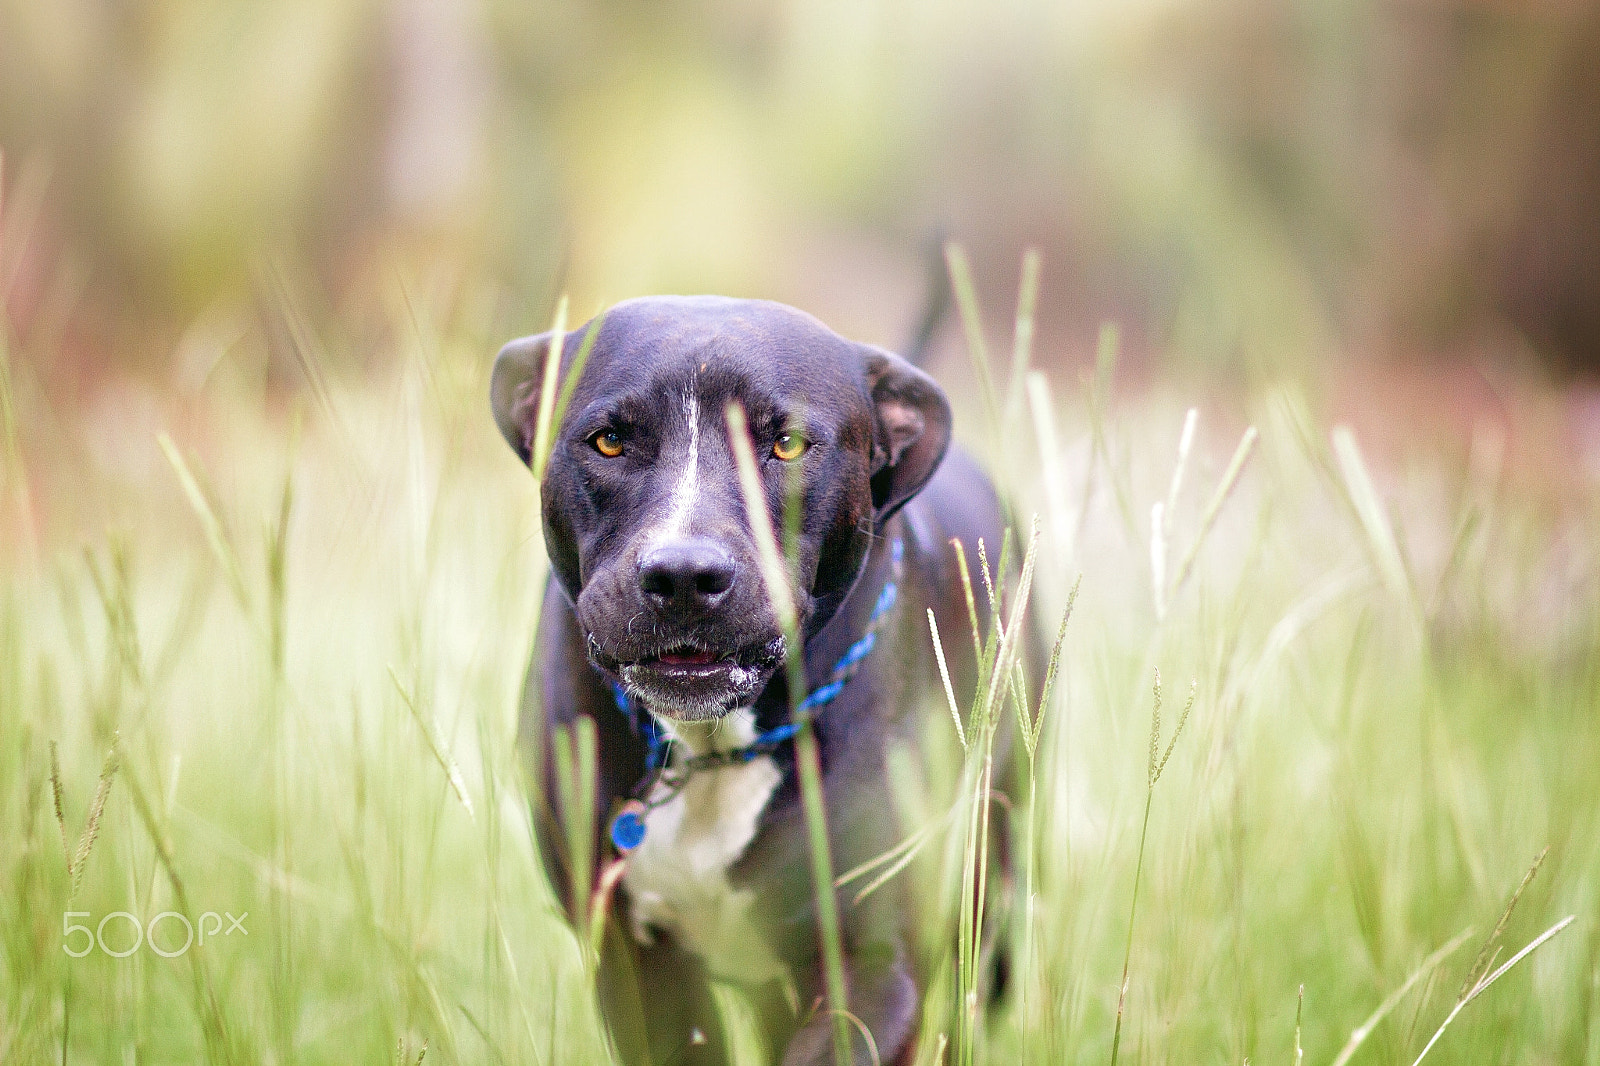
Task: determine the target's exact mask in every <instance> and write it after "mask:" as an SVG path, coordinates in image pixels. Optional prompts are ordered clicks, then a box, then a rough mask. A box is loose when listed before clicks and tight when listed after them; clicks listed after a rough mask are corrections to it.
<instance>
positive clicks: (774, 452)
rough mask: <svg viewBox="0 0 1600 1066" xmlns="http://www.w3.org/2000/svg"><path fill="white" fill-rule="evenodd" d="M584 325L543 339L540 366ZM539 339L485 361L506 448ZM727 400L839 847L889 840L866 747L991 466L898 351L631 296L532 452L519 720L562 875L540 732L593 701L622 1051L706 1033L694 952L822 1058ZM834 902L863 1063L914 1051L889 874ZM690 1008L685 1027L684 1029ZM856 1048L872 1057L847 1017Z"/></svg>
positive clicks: (514, 436)
mask: <svg viewBox="0 0 1600 1066" xmlns="http://www.w3.org/2000/svg"><path fill="white" fill-rule="evenodd" d="M581 336H582V333H581V331H580V332H579V333H575V334H572V335H571V336H570V337H569V338H568V339H567V343H566V344H565V345H564V348H563V361H564V362H565V363H566V364H567V365H565V366H563V367H562V368H561V371H562V375H563V378H562V380H564V378H565V374H566V371H567V369H568V367H570V365H571V362H572V359H573V356H574V352H575V349H577V348H578V346H579V345H578V341H579V338H580V337H581ZM549 340H550V338H549V335H548V334H545V335H541V336H537V337H528V338H524V339H522V340H518V341H513V342H512V343H510V344H508V345H506V347H505V348H504V349H503V350H502V351H501V353H500V356H499V359H498V360H497V361H496V363H495V368H494V376H493V385H492V400H493V406H494V414H495V419H496V421H497V422H498V423H499V426H500V429H501V432H502V433H504V434H505V437H506V439H507V440H508V441H509V442H510V443H511V446H512V447H513V448H514V449H516V451H517V453H518V454H519V455H520V456H521V457H522V458H523V460H524V461H525V462H526V461H528V459H529V456H530V451H531V447H532V439H533V435H534V432H535V424H536V421H537V417H538V409H539V400H540V396H539V392H540V385H541V382H542V380H543V375H544V362H545V355H546V352H547V350H548V345H549ZM732 402H737V403H738V404H740V405H741V406H742V407H743V409H744V410H745V412H747V415H748V422H749V433H750V437H751V439H752V442H753V445H754V449H755V455H756V458H757V464H758V467H759V473H760V477H761V479H762V481H763V485H764V488H765V493H766V506H767V508H768V510H769V512H770V514H771V516H772V520H773V524H774V526H775V527H776V528H777V529H779V530H782V529H783V517H782V516H783V511H784V501H785V499H786V498H788V497H787V495H786V494H789V493H792V491H793V489H792V486H793V484H794V481H793V480H792V479H794V478H798V481H799V501H800V512H799V522H798V536H797V537H796V541H795V543H794V544H793V546H792V554H793V555H794V557H795V558H794V565H793V566H792V570H791V573H790V575H789V576H790V581H791V590H792V592H793V597H794V600H795V604H796V607H797V612H798V615H799V624H800V632H801V634H802V636H803V639H804V652H803V658H804V663H805V669H806V684H807V693H806V710H807V712H808V713H810V714H812V715H813V716H814V721H815V728H816V736H817V739H818V744H819V750H820V761H821V767H822V784H823V793H824V797H825V803H826V809H827V820H828V831H829V840H830V843H831V846H832V853H833V861H834V867H835V869H836V870H837V871H843V870H847V869H850V868H851V867H853V866H855V865H857V864H858V863H860V862H862V861H865V860H867V859H870V858H873V857H875V856H877V855H880V854H881V853H883V852H884V851H885V850H887V849H888V848H890V847H892V846H893V845H894V844H896V843H897V842H898V841H899V840H900V839H901V837H902V832H901V830H899V829H898V828H897V827H896V826H895V824H894V821H895V820H894V817H893V804H892V803H891V801H890V795H889V789H888V783H887V769H886V766H885V754H886V752H887V750H888V748H889V746H890V744H891V742H894V741H904V742H907V743H912V744H914V743H916V742H917V739H918V737H919V734H920V731H921V723H919V722H917V721H916V720H915V715H913V714H912V713H911V709H912V708H914V707H916V706H918V705H919V704H918V699H917V697H918V695H919V693H920V692H921V691H923V690H922V689H921V688H920V687H917V686H922V685H926V683H927V679H928V678H930V677H936V676H937V675H936V673H935V672H934V669H935V668H934V667H933V666H932V655H931V650H930V647H929V640H928V637H927V625H926V612H927V609H929V608H931V609H932V610H933V611H934V613H935V615H936V616H937V617H938V620H939V624H940V628H941V630H942V631H943V632H944V633H947V634H950V635H952V636H955V635H957V634H964V633H965V632H966V631H967V627H968V620H967V616H966V607H965V601H964V598H963V595H962V593H961V586H960V581H959V578H958V574H957V570H956V561H955V556H954V552H953V550H952V548H951V547H950V545H949V543H948V542H949V540H950V539H951V538H953V537H955V538H960V539H961V541H962V542H963V543H964V544H966V545H967V546H968V547H969V548H970V547H971V546H972V545H974V544H975V543H976V541H977V539H978V538H979V537H983V538H985V539H986V540H987V542H988V543H989V544H990V545H998V544H999V543H1000V535H1001V530H1002V517H1001V509H1000V505H999V502H998V501H997V499H996V497H995V493H994V490H993V488H992V487H991V486H990V484H989V482H988V481H987V480H986V479H985V478H984V476H983V475H982V473H980V472H979V471H978V469H977V468H976V467H975V466H974V465H973V464H972V462H971V461H970V460H968V459H967V458H966V457H965V456H963V455H962V454H961V453H960V452H959V451H952V452H950V453H949V454H948V455H947V454H946V453H947V449H948V445H949V442H950V430H951V416H950V407H949V404H948V403H947V402H946V399H945V396H944V394H943V392H942V391H941V390H940V389H939V387H938V385H936V384H935V383H934V382H933V380H932V379H931V378H929V377H928V376H927V375H926V374H924V373H923V372H922V371H920V370H918V369H917V368H916V367H914V366H912V365H911V364H910V363H909V362H907V361H905V360H903V359H901V358H899V357H898V356H895V355H892V354H890V353H889V352H886V351H884V350H882V349H879V348H874V347H871V346H868V345H864V344H857V343H854V342H851V341H848V340H845V339H843V338H841V337H839V336H837V335H836V334H834V333H833V332H831V331H830V330H828V329H827V328H826V327H825V326H823V325H822V324H821V323H820V322H818V321H817V320H815V319H814V318H811V317H810V316H808V315H805V314H803V313H801V312H799V311H796V310H794V309H792V308H789V307H785V306H783V305H781V304H774V303H766V302H760V301H749V300H731V299H723V298H719V297H670V298H669V297H661V298H646V299H639V300H632V301H629V302H627V303H623V304H620V305H618V306H616V307H614V308H612V310H611V311H610V312H609V313H607V314H606V315H605V316H604V319H603V324H602V325H601V327H600V329H599V333H598V335H597V338H596V339H595V341H594V344H593V348H592V352H591V354H590V356H589V358H588V361H587V363H586V364H585V365H584V367H583V369H582V372H581V374H580V375H579V377H578V380H577V382H576V385H575V388H574V389H573V390H572V392H571V397H570V402H569V404H568V405H567V406H566V408H565V414H564V417H563V418H562V419H561V422H560V424H559V425H558V426H556V427H555V429H554V434H553V439H552V444H551V450H550V458H549V463H548V466H547V468H546V470H545V473H544V483H543V499H544V534H545V544H546V547H547V549H548V551H549V557H550V561H551V566H552V570H553V574H554V578H555V580H553V581H552V582H551V583H550V586H549V588H548V589H547V590H546V594H545V603H544V612H543V615H542V620H541V623H540V642H539V643H540V647H539V648H538V650H537V652H536V654H535V656H534V661H533V663H532V665H531V667H530V670H529V676H528V691H527V695H526V698H525V703H524V718H523V730H524V735H525V737H527V738H529V739H530V740H531V741H532V743H533V746H534V748H535V750H540V751H543V752H544V753H545V756H544V760H543V761H544V765H543V766H542V767H540V768H539V769H540V770H541V771H542V773H540V774H539V777H540V778H541V780H542V781H543V782H544V783H545V784H544V787H543V808H544V809H543V811H542V812H541V819H540V821H541V835H542V838H543V839H542V845H543V847H544V849H545V853H546V859H547V864H548V867H549V869H550V871H551V874H552V877H553V879H554V880H555V883H556V886H557V889H558V891H559V892H560V893H561V895H562V897H563V898H564V899H569V900H570V898H571V886H570V885H569V884H567V883H566V882H567V880H568V873H567V869H568V865H567V864H566V863H565V861H564V858H563V855H562V850H563V849H562V846H561V845H560V843H559V841H561V840H562V839H563V838H562V836H561V835H560V833H559V831H558V828H557V826H556V823H555V821H554V819H555V812H556V810H557V806H558V804H557V802H556V800H555V797H554V792H555V790H554V788H553V786H552V785H551V784H550V782H551V780H552V773H551V763H550V754H549V753H550V751H551V747H552V745H551V744H550V743H549V732H550V730H551V729H552V728H553V727H554V726H555V725H557V724H565V723H571V722H572V721H573V720H574V719H576V718H577V717H578V716H579V715H589V716H591V717H592V718H593V719H594V722H595V724H596V726H597V732H598V737H599V778H598V784H599V788H598V808H599V809H598V810H597V811H596V812H595V813H596V818H597V822H596V824H597V825H598V826H600V827H602V832H604V831H605V830H606V829H609V836H610V841H609V842H606V841H602V840H600V839H597V840H596V847H597V848H600V849H604V850H603V852H602V854H609V853H611V852H612V849H613V848H614V847H617V846H619V845H620V846H621V847H624V848H627V849H628V865H627V868H626V872H625V873H624V875H623V878H622V882H621V885H620V887H619V890H618V899H617V913H618V915H619V916H621V917H623V918H624V920H625V924H626V926H627V930H626V932H618V933H613V935H612V936H611V937H610V938H609V939H608V942H607V948H606V951H605V954H604V957H603V959H602V963H601V996H602V1009H603V1011H604V1013H605V1015H606V1018H607V1022H608V1024H609V1025H610V1027H611V1031H612V1033H613V1036H614V1038H615V1040H616V1041H617V1045H618V1047H619V1049H620V1050H621V1052H622V1054H623V1056H624V1061H626V1062H630V1063H631V1062H636V1061H655V1062H658V1063H660V1062H663V1061H664V1060H667V1059H672V1060H674V1061H685V1060H686V1059H690V1058H696V1057H698V1056H699V1055H701V1054H705V1053H706V1052H707V1049H711V1050H712V1051H715V1047H716V1045H717V1044H718V1042H719V1040H720V1030H719V1026H718V1021H717V1017H716V1013H715V1010H714V1008H713V1006H712V1001H711V998H710V996H709V993H708V985H707V979H708V978H713V977H714V978H717V979H720V980H726V981H731V982H736V983H739V984H740V985H742V986H743V987H744V988H745V989H746V990H747V991H748V993H749V995H750V996H751V998H752V1001H753V1002H755V1003H757V1004H758V1005H759V1009H760V1012H761V1014H762V1018H763V1021H764V1023H765V1025H766V1026H767V1029H768V1035H769V1038H770V1039H772V1040H773V1041H774V1042H775V1046H776V1047H779V1048H784V1049H786V1050H785V1053H784V1056H783V1061H784V1062H785V1063H810V1062H824V1061H832V1058H831V1056H832V1044H831V1039H832V1019H831V1018H830V1017H829V1016H828V1015H826V1014H825V1013H821V1012H818V1011H815V1010H814V1009H813V1005H814V1004H815V1003H816V1002H817V1001H818V998H819V997H820V996H821V995H822V965H821V955H820V947H819V939H818V935H817V928H816V915H815V899H814V894H813V885H812V878H811V867H810V851H809V847H808V843H807V834H806V827H805V819H804V815H803V811H802V807H801V802H800V793H799V785H798V778H797V774H796V769H795V756H794V750H793V749H794V745H793V743H792V739H791V737H792V727H791V726H790V725H789V723H790V696H789V693H788V691H787V681H786V676H785V671H783V670H782V669H780V667H781V666H782V664H783V662H784V653H785V649H784V640H783V635H782V632H781V629H780V627H779V624H778V622H777V620H776V619H775V616H774V612H773V610H772V608H771V607H770V605H769V602H768V597H767V592H766V586H765V584H764V583H763V580H762V576H761V572H760V569H759V564H758V555H757V549H756V545H755V541H754V539H753V537H752V534H751V530H750V525H749V522H748V519H747V515H746V512H745V503H744V497H743V496H742V495H741V492H740V488H739V481H738V473H737V469H736V466H735V462H734V457H733V452H732V451H731V446H730V438H729V435H728V427H727V421H726V417H725V411H726V408H727V405H728V404H730V403H732ZM982 598H983V597H982V596H981V595H980V597H979V599H980V600H981V599H982ZM969 643H970V642H969V641H968V640H966V639H964V638H963V639H951V640H947V641H946V648H947V650H949V651H951V652H952V653H955V654H953V656H952V663H951V666H952V667H953V669H954V672H955V673H956V674H957V675H958V678H957V680H958V683H962V682H965V683H967V684H970V683H971V679H972V675H973V672H974V669H975V663H974V662H973V660H972V653H971V651H970V649H968V650H967V652H966V654H965V656H962V655H960V654H959V650H960V649H962V648H967V646H968V645H969ZM913 679H916V681H915V683H913ZM539 740H543V743H539ZM619 815H620V817H619ZM839 904H840V905H839V914H840V921H841V926H842V940H843V948H844V953H845V967H846V984H847V986H848V994H849V1003H850V1011H851V1013H852V1014H854V1015H855V1016H856V1017H857V1018H859V1019H860V1020H861V1022H862V1023H863V1024H864V1025H865V1026H866V1027H867V1028H868V1029H869V1030H870V1031H871V1034H872V1038H873V1041H874V1042H875V1044H876V1047H877V1052H878V1054H879V1056H880V1058H881V1061H883V1062H886V1063H887V1062H893V1061H896V1060H897V1059H902V1058H903V1059H905V1060H908V1059H909V1055H910V1052H911V1043H912V1038H913V1037H914V1035H915V1029H916V1025H917V1018H918V1010H919V1004H920V999H921V996H920V989H921V987H922V981H921V980H920V975H919V973H918V964H917V960H915V959H914V958H913V953H912V951H911V950H910V947H909V942H910V941H909V933H910V929H911V926H910V921H911V919H910V910H909V907H908V906H907V905H906V900H905V899H904V898H901V897H897V896H896V894H895V892H894V889H893V887H892V886H891V887H889V888H886V889H884V890H882V891H880V892H878V893H876V894H874V895H871V896H869V897H868V898H867V899H866V900H864V901H863V902H862V903H860V904H859V905H854V906H852V905H849V902H848V897H846V896H843V895H842V894H841V895H840V897H839ZM628 934H631V935H628ZM630 971H631V973H630ZM635 990H636V993H635ZM696 1031H698V1033H699V1034H701V1036H702V1038H703V1039H704V1040H705V1043H704V1044H701V1043H700V1041H698V1040H697V1041H694V1046H690V1038H691V1033H694V1032H696ZM855 1053H856V1055H857V1060H858V1061H863V1062H864V1061H868V1059H867V1051H866V1045H865V1043H864V1042H863V1041H862V1040H861V1039H860V1038H859V1035H858V1036H857V1038H856V1044H855ZM717 1054H720V1052H717Z"/></svg>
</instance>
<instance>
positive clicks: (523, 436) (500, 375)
mask: <svg viewBox="0 0 1600 1066" xmlns="http://www.w3.org/2000/svg"><path fill="white" fill-rule="evenodd" d="M549 351H550V334H548V333H540V334H537V335H536V336H532V337H520V338H518V339H517V340H514V341H512V342H511V343H510V344H507V345H506V346H505V347H504V348H501V349H500V354H499V355H498V356H496V357H495V361H494V373H493V374H491V375H490V377H489V406H491V407H492V408H494V420H495V424H496V425H498V426H499V427H500V435H501V436H503V437H505V439H506V443H507V444H509V445H511V450H512V451H514V452H516V453H517V454H518V455H519V456H521V457H522V461H523V462H524V463H527V462H530V461H531V460H532V457H533V435H534V433H535V432H537V430H538V421H539V388H540V386H541V385H542V384H543V382H544V363H545V356H546V355H547V353H548V352H549Z"/></svg>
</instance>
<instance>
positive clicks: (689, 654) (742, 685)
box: [590, 637, 783, 720]
mask: <svg viewBox="0 0 1600 1066" xmlns="http://www.w3.org/2000/svg"><path fill="white" fill-rule="evenodd" d="M590 650H591V654H592V655H594V657H595V659H596V663H597V665H599V666H600V667H601V668H602V669H604V670H606V671H607V672H608V673H610V674H612V675H613V676H615V677H616V678H617V679H618V680H619V681H621V682H622V684H623V687H624V688H626V689H627V690H628V692H629V694H630V695H632V696H634V697H635V698H637V699H640V700H642V701H643V702H644V703H645V705H646V706H648V707H649V708H650V709H651V710H653V711H656V712H657V713H659V714H664V715H667V716H668V717H672V718H679V719H685V720H693V719H705V718H715V717H718V716H719V715H722V714H724V713H726V712H727V711H730V710H732V709H734V708H735V707H740V706H746V705H748V704H750V703H751V702H753V701H754V700H755V698H756V697H757V696H758V695H760V694H761V689H762V688H763V687H764V686H765V685H766V683H767V679H768V678H770V677H771V676H772V673H773V671H774V670H776V669H777V667H778V665H779V664H780V663H781V662H782V661H783V639H782V638H781V637H778V638H775V639H768V640H764V641H760V642H756V643H752V644H746V645H743V646H741V647H738V648H734V649H732V650H727V649H716V648H709V647H706V646H705V645H703V644H698V643H695V642H692V641H687V642H682V643H676V644H671V645H668V646H666V647H662V648H655V649H650V650H648V651H646V652H645V653H643V654H639V655H635V656H631V657H629V658H627V659H622V658H611V657H609V656H605V655H601V654H595V653H596V652H597V650H598V649H595V648H594V647H593V646H591V649H590Z"/></svg>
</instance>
